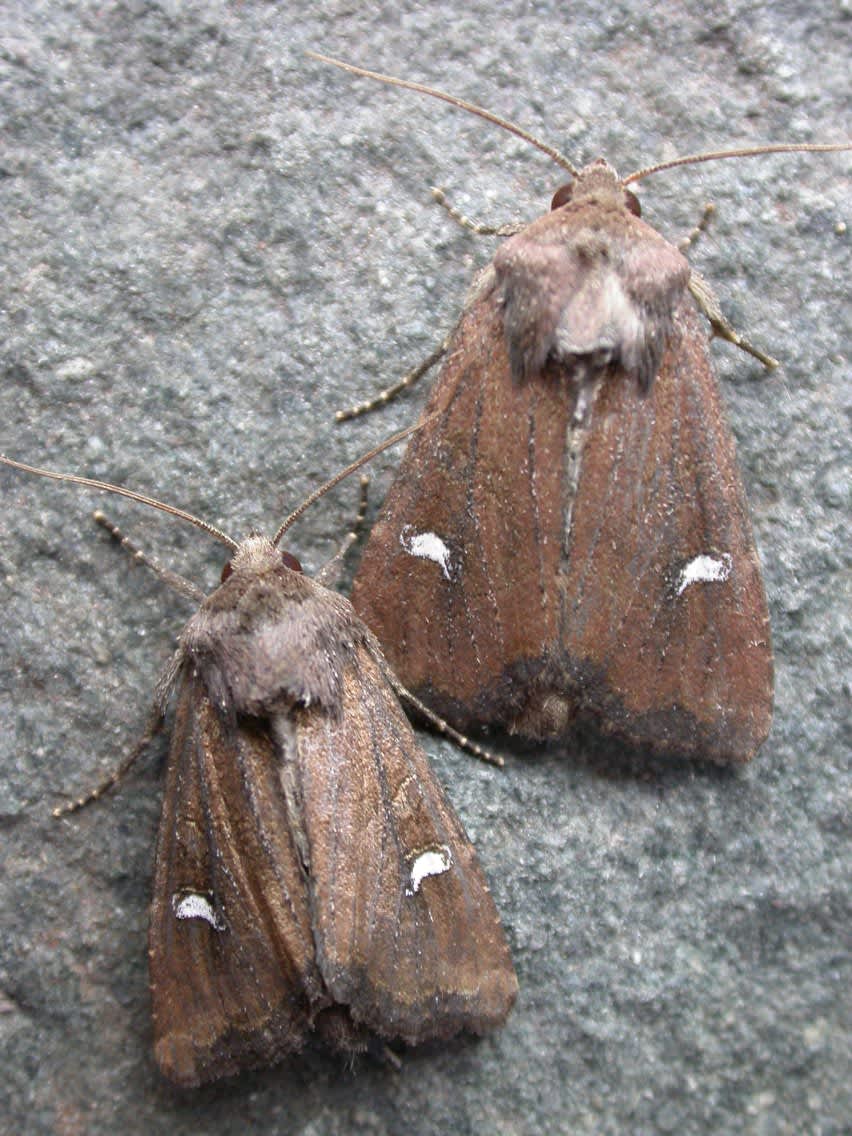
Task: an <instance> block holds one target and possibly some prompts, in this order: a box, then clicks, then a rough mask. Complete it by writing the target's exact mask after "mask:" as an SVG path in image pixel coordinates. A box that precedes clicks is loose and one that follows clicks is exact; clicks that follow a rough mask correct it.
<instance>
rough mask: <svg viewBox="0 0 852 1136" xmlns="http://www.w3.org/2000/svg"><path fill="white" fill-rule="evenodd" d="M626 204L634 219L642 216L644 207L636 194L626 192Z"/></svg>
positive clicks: (627, 190)
mask: <svg viewBox="0 0 852 1136" xmlns="http://www.w3.org/2000/svg"><path fill="white" fill-rule="evenodd" d="M624 204H625V205H626V206H627V209H628V211H629V212H630V213H632V214H633V216H634V217H641V216H642V206H641V205H640V204H639V198H638V197H637V196H636V194H635V193H631V192H630V190H629V189H625V191H624Z"/></svg>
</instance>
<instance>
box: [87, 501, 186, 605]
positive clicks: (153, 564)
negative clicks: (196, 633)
mask: <svg viewBox="0 0 852 1136" xmlns="http://www.w3.org/2000/svg"><path fill="white" fill-rule="evenodd" d="M92 517H93V519H94V521H95V522H96V524H99V525H100V526H101V528H104V529H106V531H107V532H108V533H109V535H110V536H111V537H112V538H113V540H117V541H118V543H119V544H120V545H121V547H122V548H123V549H124V550H125V551H126V552H129V553H130V555H131V556H132V557H133V559H134V561H135V562H136V563H137V564H144V565H145V567H146V568H150V570H151V571H152V572H153V573H154V575H155V576H157V577H158V579H160V580H162V581H163V583H164V584H167V585H168V586H169V587H170V588H172V590H173V591H175V592H178V593H179V594H180V595H182V596H185V597H186V598H187V599H189V600H193V601H194V602H195V603H201V601H202V600H203V599H204V592H202V590H201V589H200V588H197V587H196V586H195V584H193V583H192V582H191V581H190V580H186V579H184V577H183V576H179V575H178V574H177V572H172V571H170V570H169V569H168V568H164V567H163V565H162V564H160V563H159V562H158V561H156V560H155V559H154V558H153V557H152V556H149V555H148V554H147V553H146V552H143V551H142V549H141V548H140V547H139V545H138V544H134V542H133V541H132V540H131V539H130V537H129V536H125V535H124V533H123V532H122V531H121V529H120V528H119V527H118V525H116V524H114V523H113V522H112V521H111V520H110V519H109V517H106V516H104V514H103V513H102V512H101V511H100V509H98V510H97V512H95V513H93V514H92Z"/></svg>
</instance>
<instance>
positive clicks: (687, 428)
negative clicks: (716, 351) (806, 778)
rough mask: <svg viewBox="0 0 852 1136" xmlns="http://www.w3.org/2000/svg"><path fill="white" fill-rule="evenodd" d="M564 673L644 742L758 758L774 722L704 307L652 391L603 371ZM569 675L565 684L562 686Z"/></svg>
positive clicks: (566, 588) (757, 595) (573, 541)
mask: <svg viewBox="0 0 852 1136" xmlns="http://www.w3.org/2000/svg"><path fill="white" fill-rule="evenodd" d="M560 592H561V596H562V604H563V615H562V624H561V635H560V647H559V648H558V649H557V653H556V666H555V667H554V668H553V670H554V672H555V673H561V674H563V675H564V674H567V675H568V676H569V679H570V682H569V683H568V684H567V689H568V690H569V691H570V692H571V693H572V696H573V699H574V701H575V702H576V703H577V704H579V705H580V706H583V707H585V708H588V709H590V710H592V711H593V712H594V713H595V714H597V715H598V716H599V717H600V718H601V719H602V720H603V721H604V722H605V724H606V725H607V726H609V727H610V728H612V729H614V730H616V731H618V732H621V733H623V734H626V735H627V736H628V737H630V738H631V740H634V741H636V742H638V743H639V744H650V745H655V746H657V747H659V748H665V749H674V750H682V751H684V752H690V753H696V754H700V755H703V756H706V757H710V758H714V759H716V760H726V761H729V760H733V761H743V760H747V759H748V758H749V757H751V756H752V755H753V754H754V752H755V751H756V749H757V748H758V747H759V745H760V744H761V743H762V742H763V740H764V739H765V737H766V734H767V733H768V730H769V725H770V720H771V714H772V654H771V649H770V640H769V616H768V612H767V607H766V598H765V595H764V590H763V583H762V579H761V573H760V564H759V561H758V557H757V552H756V549H755V546H754V540H753V536H752V531H751V524H750V521H749V517H748V510H747V505H746V501H745V494H744V492H743V488H742V484H741V481H740V477H739V473H738V469H737V463H736V455H735V451H734V441H733V437H732V435H731V432H730V429H729V428H728V426H727V423H726V421H725V415H724V412H723V408H722V406H721V402H720V396H719V390H718V385H717V383H716V381H715V378H714V376H713V374H712V372H711V364H710V359H709V356H708V351H707V346H706V338H705V334H704V332H703V328H702V326H701V323H700V320H699V318H698V315H697V313H696V311H695V309H694V307H693V304H692V302H691V301H690V300H689V299H688V298H687V297H685V298H684V299H683V300H682V302H681V303H680V305H679V307H678V309H677V311H676V314H675V332H674V334H673V336H672V337H671V339H670V342H669V346H668V348H667V351H666V353H665V355H664V357H663V361H662V365H661V367H660V372H659V374H658V375H657V378H656V381H655V383H654V386H653V388H652V390H651V392H650V394H649V395H648V396H647V397H645V398H643V397H642V395H641V394H640V393H639V392H638V391H637V390H636V387H635V384H633V383H628V382H623V381H621V382H619V381H605V382H604V384H603V386H602V388H601V391H600V394H599V397H598V401H597V402H596V404H595V406H594V409H593V412H592V419H591V425H590V430H589V434H588V436H587V438H586V440H585V446H584V451H583V457H582V465H581V474H580V480H579V485H578V490H577V497H576V500H575V501H574V508H573V520H572V526H571V531H570V534H569V536H568V545H567V560H566V564H565V565H564V566H563V572H562V574H561V577H560ZM554 685H555V686H556V687H558V686H559V685H561V680H558V679H557V681H556V682H555V683H554Z"/></svg>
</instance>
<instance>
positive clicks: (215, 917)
mask: <svg viewBox="0 0 852 1136" xmlns="http://www.w3.org/2000/svg"><path fill="white" fill-rule="evenodd" d="M172 911H174V913H175V918H176V919H203V920H204V922H205V923H209V924H210V926H211V927H212V928H213V930H214V931H224V930H225V920H224V919H223V918H222V916H221V915H220V914H219V912H218V911H217V910H216V908H215V907H214V906H213V904H212V902H211V900H210V897H209V896H207V895H204V894H203V893H201V892H197V891H178V892H175V894H174V895H173V896H172Z"/></svg>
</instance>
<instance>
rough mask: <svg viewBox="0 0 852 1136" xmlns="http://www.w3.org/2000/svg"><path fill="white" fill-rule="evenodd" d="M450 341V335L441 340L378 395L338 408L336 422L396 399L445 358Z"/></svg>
mask: <svg viewBox="0 0 852 1136" xmlns="http://www.w3.org/2000/svg"><path fill="white" fill-rule="evenodd" d="M449 343H450V340H449V337H447V338H446V339H443V340H441V342H440V343H439V344H438V346H437V347H436V348H435V350H434V351H432V352H431V353H430V354H429V355H427V356H426V358H425V359H424V360H423V361H422V362H421V363H418V364H417V366H416V367H412V369H411V370H410V371H408V372H406V374H404V375H403V376H402V378H401V379H400V380H399V381H398V382H396V383H394V384H393V386H390V387H386V388H385V389H384V390H381V391H379V393H378V394H377V395H374V396H373V397H372V398H368V399H367V401H366V402H359V403H357V404H356V405H355V406H348V407H346V408H345V409H343V410H338V411H337V412H336V413H335V415H334V420H335V422H348V421H349V419H350V418H360V417H361V415H362V414H369V413H370V411H371V410H376V409H378V407H380V406H384V405H385V404H386V403H388V402H391V401H392V400H393V399H395V398H396V397H397V395H400V394H402V392H403V391H405V390H408V388H409V387H413V386H414V384H415V383H416V382H417V380H418V379H420V378H422V377H423V375H425V374H426V372H427V371H429V370H431V369H432V367H434V366H435V364H436V363H437V362H438V360H439V359H441V358H443V356H444V355H445V354H446V351H447V347H448V346H449Z"/></svg>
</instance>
